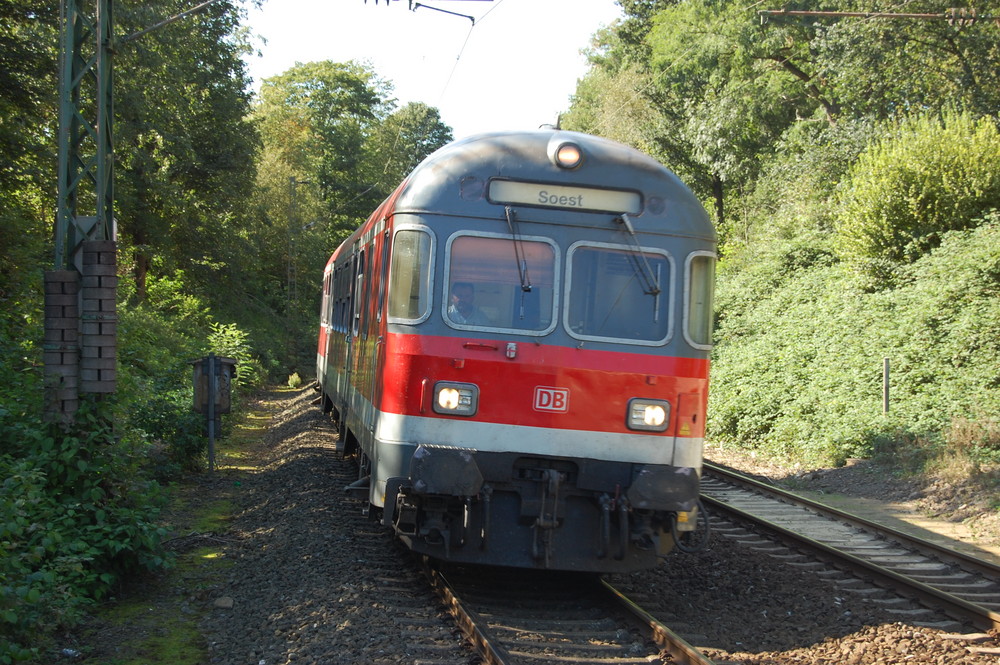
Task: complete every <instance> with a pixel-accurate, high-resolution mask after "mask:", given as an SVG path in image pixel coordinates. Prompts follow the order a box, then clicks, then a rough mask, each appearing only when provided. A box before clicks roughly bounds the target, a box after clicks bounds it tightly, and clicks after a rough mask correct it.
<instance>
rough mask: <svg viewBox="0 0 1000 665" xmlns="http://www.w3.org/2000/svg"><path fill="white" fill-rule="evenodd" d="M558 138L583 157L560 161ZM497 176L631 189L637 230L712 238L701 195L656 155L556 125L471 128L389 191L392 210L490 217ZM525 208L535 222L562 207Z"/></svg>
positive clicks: (559, 212) (551, 217)
mask: <svg viewBox="0 0 1000 665" xmlns="http://www.w3.org/2000/svg"><path fill="white" fill-rule="evenodd" d="M564 143H573V144H576V145H577V146H579V148H580V151H581V153H582V161H581V163H580V164H579V166H577V167H576V168H572V169H566V168H560V167H559V166H557V165H556V164H555V162H554V160H553V159H552V158H551V155H552V154H553V151H554V149H555V148H556V147H558V146H559V145H562V144H564ZM497 178H499V179H509V180H515V181H527V182H540V183H548V184H552V185H557V186H560V185H561V186H569V187H573V186H576V187H580V186H583V187H593V188H599V189H610V190H629V191H637V192H639V193H640V194H641V196H642V200H643V206H642V210H641V211H639V212H633V213H632V214H631V218H632V222H633V224H634V227H635V230H636V231H637V232H651V233H667V234H671V235H684V236H694V237H700V238H705V239H708V240H711V241H713V242H714V241H715V237H716V234H715V228H714V226H713V224H712V222H711V220H710V218H709V216H708V213H707V212H706V211H705V208H704V207H703V206H702V204H701V202H700V201H699V200H698V198H697V197H696V196H695V195H694V194H693V193H692V192H691V190H690V189H689V188H688V187H687V186H686V185H684V183H682V182H681V180H680V179H679V178H678V177H677V176H676V175H675V174H674V173H673V172H672V171H670V170H669V169H667V168H666V167H665V166H663V165H662V164H660V163H659V162H658V161H656V160H655V159H653V158H652V157H650V156H649V155H646V154H645V153H643V152H641V151H639V150H636V149H635V148H632V147H630V146H627V145H624V144H622V143H618V142H616V141H612V140H610V139H606V138H603V137H599V136H594V135H590V134H583V133H580V132H569V131H563V130H555V129H539V130H532V131H520V132H495V133H488V134H478V135H474V136H470V137H468V138H464V139H461V140H458V141H455V142H453V143H449V144H448V145H446V146H444V147H442V148H440V149H438V150H437V151H435V152H434V153H432V154H431V155H429V156H428V157H427V158H426V159H425V160H424V161H423V162H421V163H420V164H419V165H418V166H417V167H416V168H415V169H414V170H413V172H412V173H411V174H410V176H409V177H408V178H407V180H406V181H405V182H404V183H403V184H402V185H401V187H400V188H399V189H398V190H397V192H396V193H395V195H396V196H397V198H396V202H395V206H394V209H395V212H397V213H399V212H418V213H420V212H424V213H434V212H443V211H446V212H447V213H449V214H460V215H469V216H480V217H481V216H484V215H485V216H490V217H492V216H495V215H494V214H492V212H490V208H492V209H494V210H495V209H497V208H499V212H498V213H497V214H500V215H502V214H503V212H502V211H503V208H502V206H501V205H497V203H496V202H491V201H489V200H488V183H489V181H490V180H491V179H497ZM484 204H485V205H484ZM515 207H517V208H518V210H519V211H523V210H525V209H526V207H525V206H523V205H516V206H515ZM527 207H529V208H530V207H531V206H527ZM621 212H628V211H624V210H623V211H621ZM524 214H528V213H524ZM598 214H604V215H606V214H607V212H603V213H598ZM530 215H531V217H532V219H537V220H538V221H559V217H560V215H562V216H564V215H565V212H564V210H562V209H554V208H546V207H537V208H532V209H531V212H530Z"/></svg>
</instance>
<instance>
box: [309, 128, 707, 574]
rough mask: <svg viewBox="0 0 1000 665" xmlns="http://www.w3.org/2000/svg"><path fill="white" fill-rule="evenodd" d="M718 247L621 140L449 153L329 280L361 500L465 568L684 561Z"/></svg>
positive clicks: (366, 230) (339, 394) (532, 136)
mask: <svg viewBox="0 0 1000 665" xmlns="http://www.w3.org/2000/svg"><path fill="white" fill-rule="evenodd" d="M716 242H717V238H716V233H715V230H714V226H713V224H712V222H711V220H710V218H709V216H708V214H707V213H706V211H705V209H704V207H703V206H702V204H701V203H700V202H699V200H698V199H697V197H696V196H695V195H694V194H693V193H692V192H691V190H690V189H688V188H687V187H686V186H685V185H684V184H683V183H682V182H681V180H680V179H679V178H678V177H677V176H676V175H675V174H674V173H673V172H671V171H670V170H668V169H667V168H666V167H664V166H663V165H662V164H660V163H659V162H657V161H656V160H655V159H653V158H651V157H649V156H648V155H646V154H644V153H642V152H641V151H638V150H636V149H634V148H631V147H629V146H626V145H623V144H620V143H617V142H615V141H612V140H609V139H606V138H602V137H598V136H594V135H589V134H584V133H578V132H571V131H565V130H560V129H551V128H542V129H538V130H530V131H516V132H515V131H511V132H493V133H485V134H478V135H475V136H471V137H468V138H465V139H461V140H458V141H455V142H452V143H450V144H448V145H446V146H444V147H442V148H439V149H438V150H436V151H435V152H433V153H432V154H431V155H429V156H428V157H427V158H425V159H424V160H423V161H422V162H421V163H420V164H419V165H418V166H417V167H416V168H415V169H414V170H413V171H412V172H411V173H410V175H408V176H407V177H406V179H405V180H404V181H403V182H402V183H401V184H400V185H399V186H398V187H397V188H396V189H395V190H394V191H393V192H392V194H391V195H389V196H388V198H386V199H385V200H384V201H383V202H382V203H381V205H380V206H379V207H378V208H377V209H376V210H375V211H374V212H373V213H372V214H371V215H370V216H369V217H368V218H367V220H365V221H364V223H363V224H361V226H360V227H359V228H358V229H357V230H356V231H355V232H354V233H353V234H352V235H351V236H350V237H349V238H347V239H346V240H345V241H344V242H343V243H342V244H341V245H340V246H339V247H338V248H337V249H336V250H335V251H334V252H333V254H332V255H331V256H330V258H329V261H328V262H327V264H326V267H325V270H324V272H323V291H322V304H321V307H320V310H321V311H320V327H319V343H318V348H317V357H316V360H317V362H316V377H317V383H316V386H317V389H318V390H319V391H320V399H318V400H317V401H318V403H320V404H322V408H323V410H324V411H325V412H327V413H330V414H331V416H332V417H333V419H334V421H335V423H336V430H337V432H338V434H339V437H338V439H337V446H338V448H339V449H340V450H341V451H342V452H343V454H344V455H347V456H351V457H353V458H355V459H356V460H357V462H358V469H359V471H358V479H357V481H356V482H354V483H352V484H350V485H349V486H348V487H347V488H346V490H347V492H348V493H349V494H351V495H353V496H356V497H359V498H361V499H362V500H363V505H364V506H365V509H366V510H367V512H368V515H369V516H370V517H371V518H372V519H373V520H377V521H380V522H381V523H382V524H384V525H385V526H386V527H389V528H391V529H392V531H393V532H394V533H395V535H396V536H397V537H398V538H399V539H400V540H401V541H402V542H403V543H404V544H405V545H406V546H407V547H408V548H409V549H411V550H412V551H414V552H415V553H417V554H420V555H425V556H427V557H429V558H431V559H439V560H444V561H448V562H455V563H459V564H482V565H487V566H508V567H518V568H538V569H551V570H567V571H581V572H596V573H613V572H628V571H633V570H639V569H644V568H650V567H654V566H656V565H658V564H659V563H660V562H661V561H662V560H663V558H664V557H665V555H666V554H667V553H669V552H671V551H672V550H674V549H675V548H678V547H680V548H682V549H684V548H685V545H684V543H688V545H687V547H688V548H690V547H691V545H690V543H691V542H695V541H697V539H698V535H699V534H700V533H701V531H700V530H701V529H703V528H704V526H705V525H707V520H706V519H705V517H704V512H703V510H700V508H699V498H698V497H699V486H700V477H701V466H702V457H703V444H704V437H705V412H706V406H707V400H708V383H709V353H710V350H711V345H712V320H713V309H712V298H713V290H714V281H715V264H716V261H717V254H716ZM685 551H687V549H685Z"/></svg>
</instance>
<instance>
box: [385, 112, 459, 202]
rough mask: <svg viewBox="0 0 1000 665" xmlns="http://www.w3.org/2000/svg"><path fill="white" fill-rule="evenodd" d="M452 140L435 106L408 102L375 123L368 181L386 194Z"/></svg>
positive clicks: (449, 130) (449, 131) (448, 129)
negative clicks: (377, 184)
mask: <svg viewBox="0 0 1000 665" xmlns="http://www.w3.org/2000/svg"><path fill="white" fill-rule="evenodd" d="M452 139H453V136H452V133H451V128H450V127H448V126H447V125H445V124H444V123H443V122H442V121H441V115H440V113H438V110H437V109H436V108H432V107H430V106H427V105H426V104H423V103H421V102H410V103H409V104H407V105H406V106H404V107H403V108H401V109H398V110H395V111H393V112H392V113H390V114H389V115H388V116H387V117H386V118H385V120H384V121H382V122H380V123H378V124H377V125H376V126H375V131H374V132H373V136H372V138H371V141H370V145H369V149H368V151H367V153H368V159H369V161H370V162H371V173H372V175H371V180H372V182H378V183H380V186H379V191H380V194H381V196H383V197H384V196H387V195H388V194H389V193H390V192H391V191H392V190H393V189H394V188H395V187H396V185H398V184H399V183H400V182H402V180H403V179H404V178H405V177H406V176H407V175H409V173H410V171H412V170H413V169H414V168H415V167H416V166H417V164H419V163H420V162H421V161H423V159H424V158H425V157H427V156H428V155H429V154H431V153H432V152H434V151H435V150H437V149H438V148H440V147H442V146H443V145H445V144H446V143H449V142H450V141H451V140H452Z"/></svg>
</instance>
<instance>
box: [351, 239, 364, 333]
mask: <svg viewBox="0 0 1000 665" xmlns="http://www.w3.org/2000/svg"><path fill="white" fill-rule="evenodd" d="M354 261H355V263H354V288H353V289H352V291H351V300H352V301H353V302H352V304H353V306H354V307H353V310H354V311H353V313H352V315H351V320H352V324H351V331H352V334H353V335H354V336H355V337H357V336H358V331H359V330H360V326H361V304H362V302H363V301H364V298H363V297H362V296H363V294H364V292H365V291H364V287H365V251H364V250H361V251H360V252H358V255H357V257H355V259H354Z"/></svg>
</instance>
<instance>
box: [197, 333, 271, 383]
mask: <svg viewBox="0 0 1000 665" xmlns="http://www.w3.org/2000/svg"><path fill="white" fill-rule="evenodd" d="M208 347H209V350H211V351H214V352H215V353H216V354H218V355H221V356H226V357H229V358H233V359H234V360H236V378H235V379H234V381H233V382H234V383H235V384H236V385H240V386H246V387H248V388H259V387H260V386H262V385H263V384H264V381H265V380H266V378H267V376H266V372H265V371H264V366H263V364H262V363H261V362H260V360H259V359H257V357H256V356H254V353H253V349H252V348H251V346H250V335H249V333H247V332H246V331H244V330H240V328H239V327H238V326H237V325H236V324H235V323H228V324H227V323H216V322H213V323H212V324H211V333H210V334H209V336H208Z"/></svg>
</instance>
